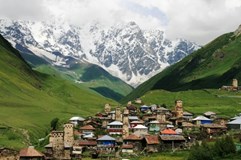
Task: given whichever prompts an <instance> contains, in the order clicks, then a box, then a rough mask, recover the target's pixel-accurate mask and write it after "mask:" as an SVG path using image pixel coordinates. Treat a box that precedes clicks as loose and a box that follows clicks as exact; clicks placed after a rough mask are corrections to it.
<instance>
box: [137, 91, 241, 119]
mask: <svg viewBox="0 0 241 160" xmlns="http://www.w3.org/2000/svg"><path fill="white" fill-rule="evenodd" d="M141 99H142V100H143V101H144V103H145V104H148V105H149V104H166V105H167V106H168V107H169V108H170V109H174V101H175V100H177V99H181V100H183V106H184V110H187V111H189V112H193V113H195V114H197V115H198V114H203V113H204V112H206V111H214V112H216V113H217V114H218V115H225V116H234V115H235V114H237V113H240V112H241V93H240V92H228V91H222V90H218V89H204V90H188V91H179V92H169V91H165V90H153V91H149V92H147V93H146V94H145V95H144V96H142V97H141Z"/></svg>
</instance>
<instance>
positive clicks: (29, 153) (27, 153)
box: [19, 147, 44, 157]
mask: <svg viewBox="0 0 241 160" xmlns="http://www.w3.org/2000/svg"><path fill="white" fill-rule="evenodd" d="M19 156H20V157H43V156H44V155H43V154H42V153H40V152H39V151H37V150H36V149H34V148H33V147H28V148H24V149H21V150H20V153H19Z"/></svg>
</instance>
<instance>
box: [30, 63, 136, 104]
mask: <svg viewBox="0 0 241 160" xmlns="http://www.w3.org/2000/svg"><path fill="white" fill-rule="evenodd" d="M34 70H37V71H39V72H41V73H46V74H50V75H59V76H61V77H62V78H64V79H66V80H70V81H73V82H75V83H76V84H77V85H79V86H86V87H88V88H90V89H92V90H94V91H96V92H98V93H99V94H101V95H103V96H105V97H107V98H111V99H114V100H116V101H119V100H120V99H122V98H123V97H125V96H126V95H127V94H129V93H130V92H131V91H132V87H131V86H129V85H128V84H126V83H125V82H123V81H122V80H120V79H119V78H116V77H114V76H112V75H111V74H109V73H108V72H107V71H105V70H104V69H102V68H101V67H99V66H97V65H94V64H89V63H81V64H75V65H71V67H69V68H68V69H66V68H64V67H57V66H51V65H39V66H37V67H35V68H34Z"/></svg>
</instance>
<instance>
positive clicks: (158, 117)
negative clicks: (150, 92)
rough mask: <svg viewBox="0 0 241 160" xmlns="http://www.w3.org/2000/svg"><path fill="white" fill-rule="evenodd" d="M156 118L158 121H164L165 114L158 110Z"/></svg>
mask: <svg viewBox="0 0 241 160" xmlns="http://www.w3.org/2000/svg"><path fill="white" fill-rule="evenodd" d="M156 120H157V121H159V122H166V115H165V113H163V112H161V111H158V112H157V115H156Z"/></svg>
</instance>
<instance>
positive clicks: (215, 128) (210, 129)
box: [201, 123, 227, 135]
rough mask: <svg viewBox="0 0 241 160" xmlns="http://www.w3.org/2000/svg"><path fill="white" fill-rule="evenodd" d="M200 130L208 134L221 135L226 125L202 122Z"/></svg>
mask: <svg viewBox="0 0 241 160" xmlns="http://www.w3.org/2000/svg"><path fill="white" fill-rule="evenodd" d="M201 130H202V131H204V132H206V133H207V134H209V135H221V134H224V133H226V131H227V127H226V126H223V125H220V124H215V123H212V124H203V125H201Z"/></svg>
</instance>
